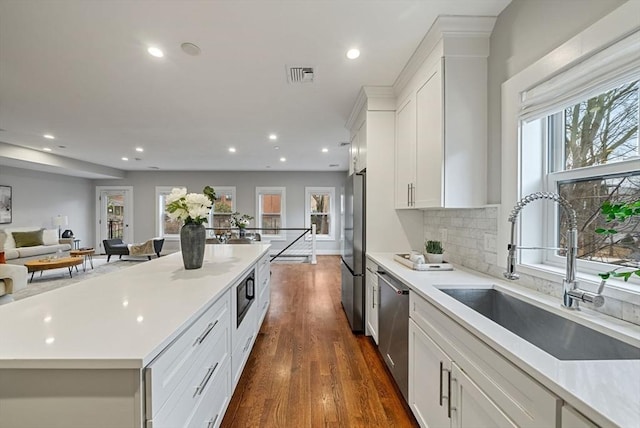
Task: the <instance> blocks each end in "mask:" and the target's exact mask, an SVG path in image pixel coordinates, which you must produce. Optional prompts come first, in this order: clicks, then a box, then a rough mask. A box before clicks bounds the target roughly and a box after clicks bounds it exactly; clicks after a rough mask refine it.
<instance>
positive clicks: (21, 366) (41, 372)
mask: <svg viewBox="0 0 640 428" xmlns="http://www.w3.org/2000/svg"><path fill="white" fill-rule="evenodd" d="M268 248H269V245H263V244H253V245H207V247H206V250H205V260H204V264H203V267H202V268H201V269H196V270H185V269H184V267H183V265H182V258H181V254H180V253H175V254H171V255H168V256H165V257H161V258H158V259H154V260H151V261H147V262H144V263H141V264H140V265H138V266H134V267H131V268H127V269H123V270H120V271H117V272H113V273H110V274H106V275H103V276H101V277H97V278H92V279H88V280H86V281H83V282H80V283H77V284H73V285H69V286H67V287H63V288H60V289H57V290H54V291H50V292H47V293H43V294H40V295H36V296H33V297H30V298H27V299H24V300H20V301H16V302H13V303H11V304H8V305H3V306H0V326H2V327H1V328H0V428H20V427H29V428H33V427H45V426H46V427H51V428H55V427H61V428H62V427H64V428H72V427H88V426H91V427H109V428H112V427H118V428H120V427H123V428H124V427H147V428H151V427H154V428H157V427H162V426H172V427H173V426H175V425H174V424H173V422H172V420H180V421H183V422H184V423H181V425H180V426H202V427H207V426H211V427H213V426H218V425H219V424H220V422H221V420H222V416H223V414H224V410H225V409H226V406H227V405H228V401H229V398H230V396H231V394H232V391H233V388H234V386H235V381H237V379H236V380H235V381H234V379H233V377H232V376H231V367H234V368H235V367H239V368H240V370H241V368H242V367H243V366H244V363H245V362H246V359H247V358H248V354H249V351H250V350H251V347H252V346H253V343H254V341H255V337H256V333H257V331H258V330H259V328H260V324H261V322H262V319H263V318H264V313H265V312H266V309H267V307H268V303H269V293H268V286H269V269H268V254H267V251H268ZM251 271H253V272H254V273H255V278H254V281H255V282H254V284H255V289H254V293H253V294H254V296H255V302H256V303H257V304H252V305H251V306H250V310H249V312H248V313H247V315H246V316H245V317H244V319H243V321H242V327H240V326H238V325H237V324H236V307H235V306H236V296H235V294H236V291H235V290H236V286H237V285H238V284H239V283H240V282H242V280H243V278H245V277H246V276H247V275H248V274H249V273H250V272H251ZM265 290H267V292H264V291H265ZM240 333H241V334H242V335H243V337H242V338H241V339H242V342H243V343H242V346H238V349H240V351H242V352H239V353H238V355H237V358H238V359H240V358H241V359H242V360H241V361H235V362H234V364H232V361H231V360H232V356H233V357H236V354H235V353H234V352H233V351H234V349H235V347H234V345H235V341H237V340H238V339H239V338H238V337H235V341H234V335H236V334H240ZM245 339H248V340H245ZM201 402H205V403H206V405H204V406H200V403H201ZM204 408H206V410H207V412H205V411H204V410H203V409H204ZM208 412H211V414H208Z"/></svg>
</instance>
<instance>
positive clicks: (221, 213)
mask: <svg viewBox="0 0 640 428" xmlns="http://www.w3.org/2000/svg"><path fill="white" fill-rule="evenodd" d="M213 188H214V190H215V191H216V200H215V202H214V203H213V208H212V209H211V217H210V219H209V225H208V227H210V228H213V229H214V230H213V231H212V230H209V231H208V232H209V235H210V236H211V235H213V234H214V233H215V234H216V235H220V234H222V233H224V232H225V231H226V229H229V228H231V223H230V220H231V213H233V212H234V211H235V210H236V188H235V187H233V186H226V187H225V186H220V187H216V186H213Z"/></svg>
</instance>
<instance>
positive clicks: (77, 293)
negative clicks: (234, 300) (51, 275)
mask: <svg viewBox="0 0 640 428" xmlns="http://www.w3.org/2000/svg"><path fill="white" fill-rule="evenodd" d="M268 248H269V245H265V244H255V245H207V246H206V249H205V256H204V264H203V266H202V268H201V269H194V270H185V269H184V266H183V264H182V255H181V253H174V254H170V255H167V256H163V257H160V258H158V259H153V260H150V261H145V262H143V263H140V264H139V265H137V266H133V267H130V268H127V269H121V270H119V271H116V272H112V273H109V274H105V275H102V276H100V277H96V278H91V279H87V280H86V281H81V282H78V283H76V284H72V285H68V286H66V287H63V288H59V289H57V290H53V291H49V292H46V293H42V294H38V295H36V296H32V297H29V298H26V299H23V300H19V301H16V302H13V303H10V304H6V305H1V306H0V368H74V369H78V368H141V367H144V366H145V365H147V364H148V363H149V362H150V361H151V360H152V359H153V358H154V357H155V356H156V355H157V354H158V353H159V352H160V351H161V350H162V349H164V347H166V346H167V345H168V344H169V343H170V342H171V341H172V340H173V339H174V338H175V337H176V336H177V335H178V334H179V332H180V331H181V330H182V329H183V328H184V327H186V326H187V325H189V324H190V323H191V322H192V321H193V320H195V319H196V318H197V317H198V316H199V315H200V314H201V313H202V312H203V311H204V310H205V309H206V308H207V307H208V306H209V305H210V304H211V303H213V302H214V301H215V300H216V299H217V298H218V297H219V296H221V295H222V294H223V292H224V291H225V290H227V289H228V288H229V287H231V286H232V285H233V284H234V283H235V282H236V281H237V280H239V279H241V278H242V275H243V274H244V273H245V272H246V271H247V270H248V269H249V267H251V265H253V264H254V263H256V262H257V261H258V260H259V259H260V257H261V256H262V255H263V254H265V253H266V252H267V250H268ZM115 263H117V262H115Z"/></svg>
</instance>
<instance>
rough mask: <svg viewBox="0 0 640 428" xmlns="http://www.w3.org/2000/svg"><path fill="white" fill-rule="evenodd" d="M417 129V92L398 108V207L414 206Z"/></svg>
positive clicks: (396, 178)
mask: <svg viewBox="0 0 640 428" xmlns="http://www.w3.org/2000/svg"><path fill="white" fill-rule="evenodd" d="M415 131H416V103H415V94H410V95H409V97H408V98H407V99H405V100H403V102H402V103H401V104H400V105H399V106H398V109H397V110H396V147H395V162H396V164H395V170H396V176H395V188H396V196H395V200H396V208H410V207H412V206H413V187H414V186H415V182H416V179H415V176H416V158H415V153H416V132H415Z"/></svg>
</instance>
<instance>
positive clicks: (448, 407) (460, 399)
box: [409, 320, 516, 428]
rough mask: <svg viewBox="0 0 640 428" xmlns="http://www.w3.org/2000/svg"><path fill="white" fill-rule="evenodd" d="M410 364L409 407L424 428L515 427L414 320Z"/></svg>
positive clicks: (411, 324)
mask: <svg viewBox="0 0 640 428" xmlns="http://www.w3.org/2000/svg"><path fill="white" fill-rule="evenodd" d="M409 364H410V365H409V373H410V375H409V401H410V402H409V405H410V407H411V410H412V411H413V414H414V415H415V416H416V419H417V420H418V422H419V423H420V425H421V426H423V427H430V428H433V427H438V428H440V427H460V428H462V427H474V428H483V427H486V428H497V427H515V426H516V425H515V424H513V422H512V421H511V420H510V419H509V418H508V417H507V416H506V415H504V414H503V413H502V411H501V410H500V408H499V407H498V406H497V405H496V404H495V403H494V402H493V401H492V400H491V399H490V398H489V397H487V395H486V394H485V393H484V392H483V391H482V390H481V389H480V388H479V387H478V386H477V385H476V384H475V383H474V382H473V381H472V380H471V379H470V378H469V377H468V376H467V375H466V374H465V373H464V372H463V371H462V370H460V367H458V365H457V364H455V363H454V362H452V361H451V359H450V358H449V356H448V355H447V354H446V353H445V352H444V351H443V350H442V349H441V348H440V347H439V346H438V345H436V343H435V342H434V341H433V340H431V339H430V338H429V336H428V335H427V334H426V333H425V332H424V331H422V330H421V329H420V327H418V325H417V324H416V323H415V322H414V321H413V320H409Z"/></svg>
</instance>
